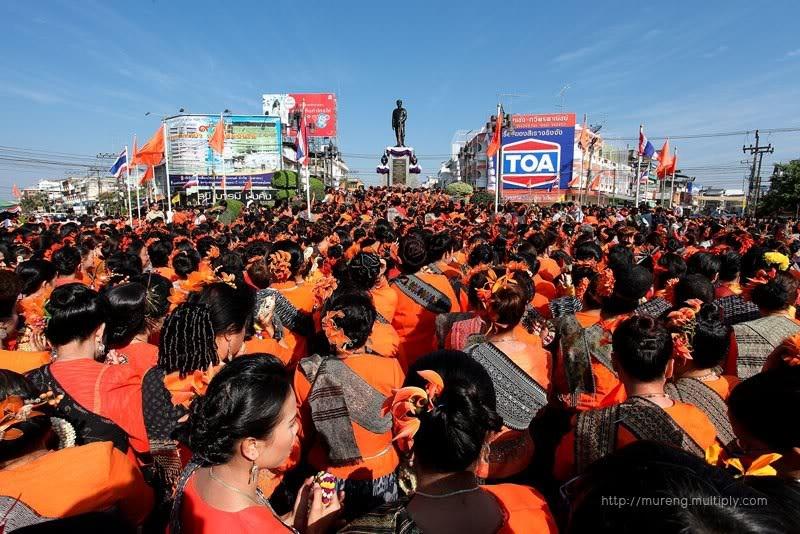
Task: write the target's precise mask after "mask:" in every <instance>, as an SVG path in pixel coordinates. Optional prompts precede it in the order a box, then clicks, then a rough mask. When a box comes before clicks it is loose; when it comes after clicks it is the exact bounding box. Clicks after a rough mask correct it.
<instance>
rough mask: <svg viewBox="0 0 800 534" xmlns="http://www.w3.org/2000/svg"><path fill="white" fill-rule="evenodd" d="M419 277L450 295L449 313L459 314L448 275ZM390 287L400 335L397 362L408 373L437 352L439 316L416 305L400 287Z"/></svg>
mask: <svg viewBox="0 0 800 534" xmlns="http://www.w3.org/2000/svg"><path fill="white" fill-rule="evenodd" d="M417 276H418V277H419V279H420V280H422V281H423V282H425V283H427V284H430V285H432V286H433V287H435V288H436V289H438V290H439V291H440V292H442V293H444V294H445V295H447V297H448V298H449V299H450V310H449V311H450V312H457V311H460V309H461V307H460V305H459V302H458V298H456V294H455V292H454V291H453V287H452V286H451V285H450V281H449V280H448V279H447V277H446V276H444V275H443V274H432V273H417ZM391 287H392V289H393V290H394V291H395V293H396V294H397V310H396V311H395V314H394V318H393V319H392V326H394V328H395V330H397V335H398V336H400V347H399V349H398V351H397V359H398V360H400V365H401V366H402V367H403V369H404V370H405V369H408V367H409V366H410V365H411V364H412V363H414V361H415V360H416V359H417V358H419V357H420V356H422V355H423V354H427V353H429V352H432V351H434V350H436V347H437V341H436V314H435V313H433V312H431V311H429V310H428V309H427V308H424V307H423V306H420V305H419V304H417V303H416V302H415V301H414V300H413V299H411V297H408V296H406V294H405V293H403V292H402V291H400V289H398V288H397V286H395V285H392V286H391Z"/></svg>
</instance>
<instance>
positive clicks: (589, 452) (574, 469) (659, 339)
mask: <svg viewBox="0 0 800 534" xmlns="http://www.w3.org/2000/svg"><path fill="white" fill-rule="evenodd" d="M611 345H612V349H613V350H612V358H613V366H614V368H615V369H616V370H617V372H618V373H619V378H620V380H621V382H622V383H623V385H624V387H625V393H626V395H627V398H626V399H625V400H624V401H623V402H621V403H616V404H613V405H606V407H601V408H596V409H592V410H588V411H582V412H580V413H578V415H577V416H576V418H575V419H574V421H573V425H572V430H570V431H569V432H568V433H567V434H566V435H565V436H564V437H563V438H562V440H561V443H560V444H559V445H558V448H557V450H556V456H555V464H554V465H555V469H554V474H555V478H556V479H557V480H561V481H566V480H569V479H570V478H572V477H573V476H575V475H578V474H580V473H582V472H583V471H584V470H585V469H586V468H587V467H588V466H589V465H590V464H591V463H592V462H594V461H596V460H598V459H600V458H603V457H604V456H607V455H609V454H611V453H612V452H613V451H614V450H615V449H617V448H619V447H623V446H625V445H627V444H628V443H631V442H633V441H638V440H652V441H658V442H661V443H665V444H668V445H672V446H675V447H679V448H682V449H684V450H687V451H689V452H690V453H692V454H694V455H695V456H698V457H700V458H702V457H703V456H704V454H705V451H706V450H707V449H708V448H709V447H710V446H711V445H713V444H716V443H717V441H716V430H715V429H714V425H713V424H712V423H711V421H709V419H708V417H707V416H706V415H705V414H704V413H703V412H702V411H701V410H700V409H699V408H697V407H696V406H693V405H691V404H686V403H684V402H681V401H679V400H676V399H674V398H672V396H671V395H670V394H669V393H666V392H665V390H664V385H665V382H666V377H667V376H670V375H671V374H672V372H673V365H674V363H673V355H672V354H673V342H672V336H671V335H670V333H669V332H668V331H667V330H666V329H665V328H664V327H663V326H661V324H659V322H658V321H657V320H656V319H654V318H653V317H649V316H640V315H634V316H632V317H630V318H628V319H626V320H624V321H622V322H621V323H620V324H619V326H617V327H616V329H615V330H614V333H613V335H612V339H611Z"/></svg>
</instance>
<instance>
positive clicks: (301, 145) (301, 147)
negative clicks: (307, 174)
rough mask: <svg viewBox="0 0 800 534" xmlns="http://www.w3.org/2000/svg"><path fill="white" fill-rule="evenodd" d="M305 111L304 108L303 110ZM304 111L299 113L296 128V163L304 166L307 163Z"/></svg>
mask: <svg viewBox="0 0 800 534" xmlns="http://www.w3.org/2000/svg"><path fill="white" fill-rule="evenodd" d="M304 111H305V110H304ZM305 120H306V117H305V112H304V113H303V114H302V115H300V126H299V128H297V163H299V164H300V165H302V166H303V167H305V166H306V165H308V139H306V133H305V129H306V123H305Z"/></svg>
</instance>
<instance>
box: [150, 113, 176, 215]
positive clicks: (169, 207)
mask: <svg viewBox="0 0 800 534" xmlns="http://www.w3.org/2000/svg"><path fill="white" fill-rule="evenodd" d="M162 127H163V128H164V171H165V172H166V174H167V221H168V222H172V188H171V186H170V184H169V136H168V133H169V132H168V131H167V121H164V123H163V126H162ZM153 181H155V180H153Z"/></svg>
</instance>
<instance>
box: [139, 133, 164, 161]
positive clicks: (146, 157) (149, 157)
mask: <svg viewBox="0 0 800 534" xmlns="http://www.w3.org/2000/svg"><path fill="white" fill-rule="evenodd" d="M134 158H135V159H136V163H137V164H140V165H158V164H160V163H161V161H162V160H163V159H164V127H163V126H159V128H158V130H156V133H155V134H154V135H153V137H151V138H150V140H149V141H147V142H146V143H145V144H144V145H143V146H142V148H141V150H139V151H138V152H136V153H135V154H134Z"/></svg>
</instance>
